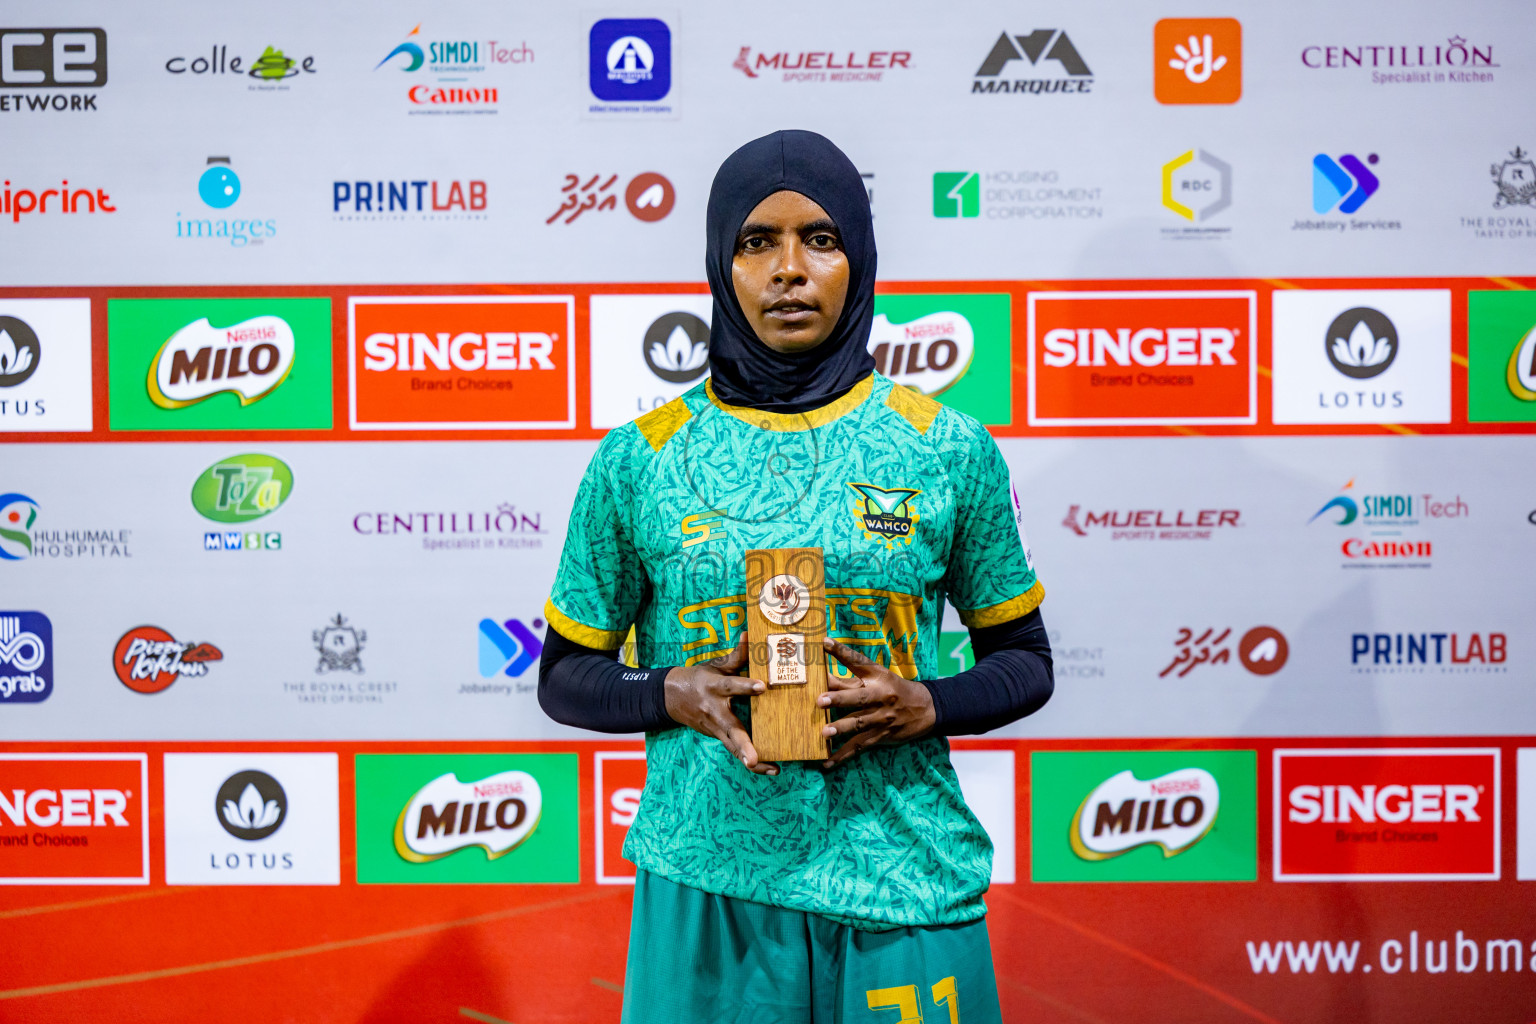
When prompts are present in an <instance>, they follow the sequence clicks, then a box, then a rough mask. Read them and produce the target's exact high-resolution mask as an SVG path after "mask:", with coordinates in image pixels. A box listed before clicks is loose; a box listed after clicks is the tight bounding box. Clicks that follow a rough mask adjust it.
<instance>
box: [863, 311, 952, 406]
mask: <svg viewBox="0 0 1536 1024" xmlns="http://www.w3.org/2000/svg"><path fill="white" fill-rule="evenodd" d="M869 351H870V354H871V355H873V356H874V357H875V369H876V370H878V371H880V372H881V373H883V374H885V376H887V377H889V378H891V380H893V381H895V382H896V383H897V384H905V385H906V386H908V387H911V388H916V389H917V390H918V391H921V392H922V393H923V394H925V395H928V396H930V397H931V396H933V395H937V394H940V393H941V392H943V391H944V390H946V389H947V388H948V387H949V386H950V385H952V384H954V383H955V381H957V380H959V379H960V378H961V377H963V376H965V371H966V370H968V369H970V366H971V356H972V355H974V354H975V352H976V332H975V331H974V330H972V329H971V322H970V321H969V320H967V319H966V318H965V317H963V316H961V315H960V314H959V313H952V312H939V313H929V314H928V315H927V316H921V317H918V318H917V319H916V320H909V321H908V322H906V323H904V324H893V323H891V321H890V318H889V317H887V316H886V315H885V314H884V313H879V314H876V316H875V322H874V325H873V326H872V327H871V328H870V331H869Z"/></svg>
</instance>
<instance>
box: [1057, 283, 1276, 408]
mask: <svg viewBox="0 0 1536 1024" xmlns="http://www.w3.org/2000/svg"><path fill="white" fill-rule="evenodd" d="M1256 305H1257V297H1256V295H1255V293H1254V292H1251V291H1231V292H1226V291H1208V292H1153V291H1148V292H1031V293H1030V296H1029V365H1030V373H1029V422H1030V424H1031V425H1034V426H1058V427H1065V426H1135V425H1150V424H1201V423H1206V424H1215V423H1256V422H1258V349H1257V343H1258V339H1257V331H1256V330H1255V323H1256V321H1255V308H1256Z"/></svg>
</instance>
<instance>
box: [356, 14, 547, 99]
mask: <svg viewBox="0 0 1536 1024" xmlns="http://www.w3.org/2000/svg"><path fill="white" fill-rule="evenodd" d="M421 24H423V23H418V24H417V25H416V27H415V28H413V29H411V30H410V31H409V32H407V33H406V34H405V39H404V41H403V42H401V43H399V44H397V45H396V46H395V47H394V48H393V49H392V50H390V51H389V52H388V53H386V54H385V55H384V58H383V59H382V60H380V61H379V62H378V63H377V64H375V65H374V67H373V70H374V71H379V70H380V69H383V70H386V71H394V72H397V73H401V74H405V75H409V76H410V77H409V78H408V79H407V82H408V83H409V84H408V85H406V87H405V89H404V94H405V97H406V102H407V104H408V106H407V112H408V113H411V114H429V115H434V114H495V113H497V112H498V111H499V109H500V104H501V89H500V87H498V86H495V85H487V84H485V83H484V81H483V79H482V78H481V77H480V76H482V75H484V74H485V72H486V71H487V70H490V69H493V68H496V67H498V66H507V65H513V66H516V65H521V64H532V63H533V50H531V49H529V47H528V44H527V43H526V42H517V43H509V42H507V41H505V40H500V41H498V40H495V39H490V40H485V41H483V42H482V41H481V40H479V39H467V38H463V37H460V38H457V39H437V38H428V37H427V36H424V35H422V32H421ZM423 71H424V72H425V73H424V74H422V72H423ZM418 76H419V77H418ZM471 76H473V77H471ZM428 77H429V78H432V79H435V83H428V82H424V81H421V80H420V79H421V78H428ZM471 81H473V82H474V83H475V84H474V85H470V84H469V83H470V82H471Z"/></svg>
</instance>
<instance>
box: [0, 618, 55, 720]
mask: <svg viewBox="0 0 1536 1024" xmlns="http://www.w3.org/2000/svg"><path fill="white" fill-rule="evenodd" d="M52 693H53V623H51V622H49V621H48V616H46V615H44V614H43V613H42V612H0V704H36V703H38V702H39V701H45V700H47V699H48V697H49V696H50V695H51V694H52Z"/></svg>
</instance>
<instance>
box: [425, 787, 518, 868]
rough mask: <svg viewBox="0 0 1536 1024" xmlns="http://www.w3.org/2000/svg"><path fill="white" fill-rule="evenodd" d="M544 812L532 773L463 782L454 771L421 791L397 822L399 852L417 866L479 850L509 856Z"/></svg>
mask: <svg viewBox="0 0 1536 1024" xmlns="http://www.w3.org/2000/svg"><path fill="white" fill-rule="evenodd" d="M543 809H544V796H543V793H542V792H540V790H539V783H538V781H537V780H536V779H534V777H533V776H532V775H529V774H528V773H527V772H520V771H510V772H499V773H498V774H496V775H492V776H491V777H490V778H488V779H481V780H480V781H479V782H460V781H459V778H458V776H457V775H454V774H453V773H452V772H449V773H448V774H447V775H439V776H438V777H437V778H435V779H433V780H432V781H431V782H429V783H427V784H426V785H425V786H423V787H421V788H420V789H419V790H417V791H416V795H415V796H413V797H411V800H410V803H408V804H406V805H405V810H403V811H401V812H400V820H399V821H398V822H396V823H395V852H396V853H398V854H399V855H400V856H402V857H404V858H405V859H406V860H408V861H410V862H411V863H413V864H425V863H427V862H428V861H434V860H438V859H439V858H442V857H446V856H448V855H449V854H450V853H456V852H457V851H459V850H464V849H468V848H469V847H471V846H478V847H480V848H481V849H483V850H484V851H485V856H486V859H487V860H495V859H497V858H498V857H505V856H506V855H507V854H509V853H511V852H512V851H513V850H514V849H516V848H517V846H518V845H519V844H520V843H522V841H523V840H525V839H527V838H528V837H529V836H530V835H532V834H533V830H534V829H536V828H538V826H539V814H540V813H541V812H542V811H543Z"/></svg>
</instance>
